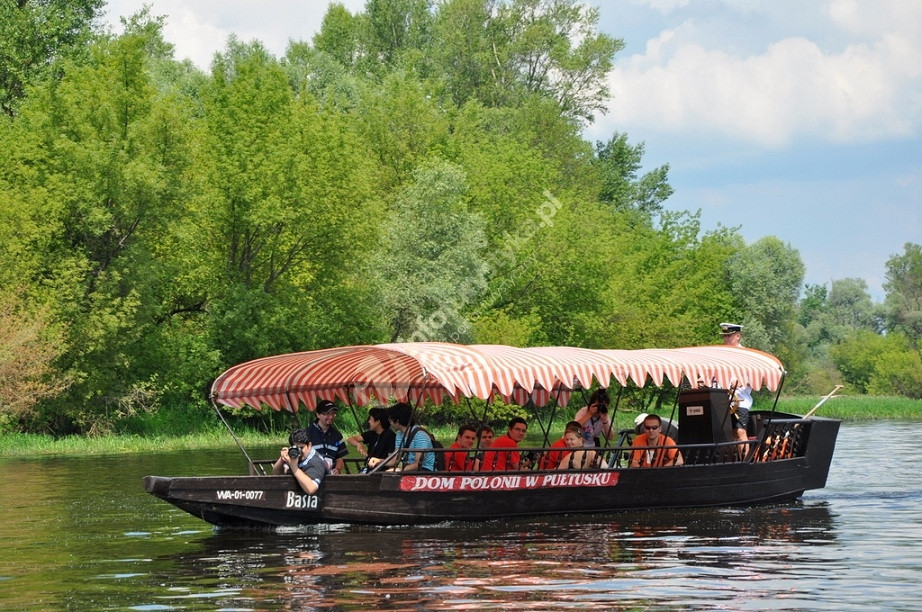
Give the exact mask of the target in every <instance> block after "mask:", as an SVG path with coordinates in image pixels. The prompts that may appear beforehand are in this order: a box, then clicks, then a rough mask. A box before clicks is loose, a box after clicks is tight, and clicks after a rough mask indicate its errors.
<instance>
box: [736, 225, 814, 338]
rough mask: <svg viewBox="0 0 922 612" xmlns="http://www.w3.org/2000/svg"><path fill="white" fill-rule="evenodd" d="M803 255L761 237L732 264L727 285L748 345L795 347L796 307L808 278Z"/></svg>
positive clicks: (786, 246)
mask: <svg viewBox="0 0 922 612" xmlns="http://www.w3.org/2000/svg"><path fill="white" fill-rule="evenodd" d="M804 272H805V268H804V264H803V261H802V260H801V259H800V253H798V252H797V250H796V249H794V248H792V247H791V246H790V245H787V244H785V243H783V242H782V241H781V240H779V239H778V238H776V237H774V236H767V237H765V238H760V239H759V240H757V241H756V242H754V243H753V244H752V245H750V246H747V247H745V248H743V249H741V250H740V251H739V252H738V253H737V254H736V255H735V256H734V257H733V258H732V259H731V260H730V261H729V262H728V267H727V283H728V286H729V287H730V290H731V292H732V293H733V301H734V303H735V304H736V305H737V308H738V310H737V311H736V312H735V313H733V314H735V316H736V318H738V319H739V320H740V323H742V324H744V325H745V327H746V334H745V343H746V345H747V346H752V347H754V348H760V349H762V350H765V351H768V352H779V351H783V350H785V349H788V350H790V349H791V348H792V347H793V344H794V323H795V314H796V312H795V307H796V305H797V299H798V296H799V294H800V287H801V285H802V284H803V279H804Z"/></svg>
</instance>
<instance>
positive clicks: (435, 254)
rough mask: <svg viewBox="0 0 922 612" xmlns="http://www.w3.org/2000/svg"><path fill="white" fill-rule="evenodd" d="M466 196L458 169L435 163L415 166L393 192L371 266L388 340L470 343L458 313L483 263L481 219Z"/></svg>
mask: <svg viewBox="0 0 922 612" xmlns="http://www.w3.org/2000/svg"><path fill="white" fill-rule="evenodd" d="M467 197H468V196H467V185H466V177H465V174H464V172H463V171H462V170H461V169H460V168H459V167H458V166H457V165H455V164H452V163H450V162H446V161H443V160H437V159H436V160H430V161H426V162H424V163H422V164H421V165H420V167H419V168H417V170H416V171H415V172H414V173H413V182H412V183H411V184H409V185H407V186H406V188H405V189H403V190H402V192H401V193H400V195H399V197H398V200H397V203H396V206H395V208H394V211H393V213H392V214H391V215H390V217H389V218H388V220H387V222H386V224H385V227H384V241H383V242H382V244H381V248H380V249H379V250H378V251H376V253H375V261H376V262H377V265H376V266H375V269H374V278H375V279H376V282H377V283H378V284H380V286H381V287H382V295H383V299H384V303H385V307H386V311H387V318H388V321H389V323H390V329H391V341H394V340H400V339H403V340H445V341H451V342H462V343H463V342H468V341H470V340H471V329H470V324H469V322H468V320H467V318H466V316H465V315H466V312H468V311H469V310H470V309H471V307H472V306H474V305H476V304H477V302H478V301H479V299H480V297H481V294H482V293H483V291H484V290H485V288H486V272H487V265H486V262H485V261H484V260H483V258H482V256H481V250H482V249H483V248H484V246H485V245H486V240H485V236H484V226H483V220H482V219H481V218H480V216H479V215H477V214H475V213H472V212H470V211H469V210H468V207H467Z"/></svg>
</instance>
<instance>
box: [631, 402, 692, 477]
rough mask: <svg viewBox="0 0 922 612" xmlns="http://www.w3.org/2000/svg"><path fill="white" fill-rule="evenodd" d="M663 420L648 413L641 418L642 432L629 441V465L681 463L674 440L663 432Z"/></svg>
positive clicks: (649, 465)
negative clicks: (630, 449) (630, 450)
mask: <svg viewBox="0 0 922 612" xmlns="http://www.w3.org/2000/svg"><path fill="white" fill-rule="evenodd" d="M662 428H663V420H662V419H661V418H660V417H659V415H656V414H648V415H647V416H646V417H644V420H643V434H641V435H638V436H637V437H635V438H634V441H633V442H632V443H631V448H633V449H634V450H633V451H632V452H631V463H630V465H631V467H669V466H672V465H682V464H683V463H684V461H683V460H682V453H681V452H679V448H678V447H677V446H676V443H675V440H673V439H672V438H670V437H669V436H667V435H665V434H663V432H662V431H661V430H662Z"/></svg>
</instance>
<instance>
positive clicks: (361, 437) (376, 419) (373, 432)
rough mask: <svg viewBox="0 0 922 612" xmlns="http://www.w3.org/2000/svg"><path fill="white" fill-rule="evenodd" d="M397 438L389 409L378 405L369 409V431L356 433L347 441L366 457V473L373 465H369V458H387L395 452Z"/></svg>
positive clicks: (364, 470) (364, 469) (363, 470)
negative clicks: (389, 417) (388, 414)
mask: <svg viewBox="0 0 922 612" xmlns="http://www.w3.org/2000/svg"><path fill="white" fill-rule="evenodd" d="M396 439H397V435H396V434H395V433H394V430H393V429H391V423H390V421H388V419H387V409H386V408H381V407H380V406H378V407H375V408H372V409H370V410H369V411H368V431H365V432H362V433H360V434H355V435H354V436H352V437H351V438H349V439H348V440H346V442H348V443H349V444H351V445H353V446H354V447H355V449H356V450H357V451H358V452H359V454H360V455H362V456H363V457H365V467H364V468H363V469H362V472H363V473H364V472H366V471H367V470H368V468H369V467H371V466H369V465H368V460H369V459H372V458H374V459H378V460H381V459H386V458H387V457H388V455H390V454H391V453H393V452H394V448H395V446H394V441H395V440H396Z"/></svg>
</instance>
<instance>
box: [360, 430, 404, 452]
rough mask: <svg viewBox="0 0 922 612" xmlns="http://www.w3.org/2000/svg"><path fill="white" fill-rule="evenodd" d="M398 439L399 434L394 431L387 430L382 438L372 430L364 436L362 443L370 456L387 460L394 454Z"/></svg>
mask: <svg viewBox="0 0 922 612" xmlns="http://www.w3.org/2000/svg"><path fill="white" fill-rule="evenodd" d="M396 439H397V434H396V433H394V430H393V429H385V430H384V431H383V432H381V435H380V436H379V435H378V434H377V433H375V432H374V431H372V430H370V429H369V430H368V431H366V432H364V433H363V434H362V442H364V443H365V448H366V449H368V456H369V457H376V458H378V459H385V458H387V456H388V455H390V454H391V453H393V452H394V444H395V442H396Z"/></svg>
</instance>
